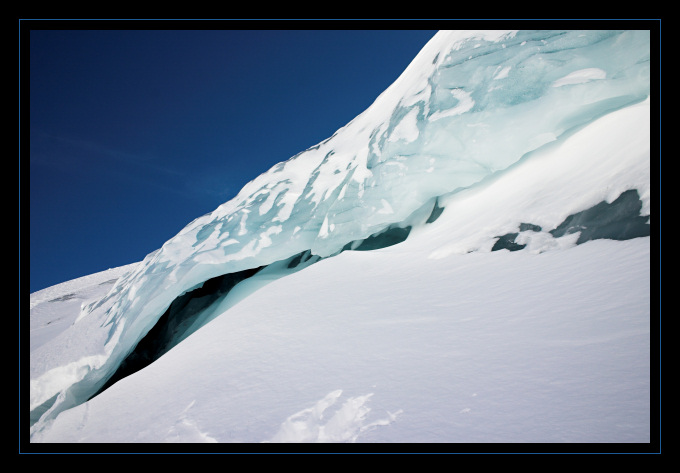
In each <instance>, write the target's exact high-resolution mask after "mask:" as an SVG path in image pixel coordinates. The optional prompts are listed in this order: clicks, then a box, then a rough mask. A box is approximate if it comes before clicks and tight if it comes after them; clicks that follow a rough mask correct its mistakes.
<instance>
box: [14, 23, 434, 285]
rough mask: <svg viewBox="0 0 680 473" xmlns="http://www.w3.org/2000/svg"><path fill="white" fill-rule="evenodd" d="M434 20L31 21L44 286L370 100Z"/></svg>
mask: <svg viewBox="0 0 680 473" xmlns="http://www.w3.org/2000/svg"><path fill="white" fill-rule="evenodd" d="M95 26H96V25H95ZM241 26H242V25H241ZM246 26H247V25H246ZM273 26H276V24H274V25H273ZM352 26H353V27H354V26H356V25H352ZM388 26H389V25H388ZM434 34H435V31H434V30H427V31H422V30H395V31H386V30H376V31H366V30H343V31H339V30H338V31H330V30H315V31H310V30H303V31H300V30H294V31H287V30H281V31H273V30H265V31H254V30H239V31H231V30H221V31H220V30H195V31H183V30H167V31H157V30H139V31H137V30H125V29H121V30H117V31H113V30H111V31H108V30H103V31H97V30H71V31H68V30H44V31H39V30H33V31H31V32H30V46H29V52H30V54H29V57H30V78H29V79H28V80H26V78H25V77H24V78H22V84H23V86H24V87H25V86H26V84H28V86H29V87H30V105H29V107H28V110H29V113H30V167H29V171H30V180H29V186H30V292H35V291H36V290H39V289H42V288H45V287H48V286H51V285H54V284H58V283H60V282H64V281H67V280H70V279H73V278H77V277H80V276H85V275H87V274H91V273H94V272H98V271H102V270H105V269H107V268H112V267H116V266H121V265H124V264H129V263H133V262H136V261H141V260H142V259H143V258H144V257H145V256H146V255H147V254H148V253H150V252H151V251H153V250H156V249H158V248H160V247H161V246H162V244H163V243H164V242H165V241H167V240H168V239H170V238H172V237H173V236H174V235H175V234H176V233H177V232H179V230H181V229H182V228H183V227H184V226H185V225H186V224H188V223H189V222H190V221H191V220H193V219H194V218H196V217H199V216H201V215H203V214H205V213H207V212H210V211H212V210H214V209H215V208H216V207H218V206H219V205H220V204H221V203H223V202H226V201H227V200H229V199H231V198H232V197H234V196H235V195H236V193H238V191H239V190H240V189H241V188H242V187H243V185H245V184H246V183H247V182H248V181H250V180H252V179H253V178H255V177H257V175H259V174H260V173H262V172H265V171H266V170H268V169H269V168H270V167H271V166H273V165H274V164H276V163H277V162H280V161H284V160H286V159H288V158H290V157H291V156H293V155H295V154H297V153H298V152H300V151H303V150H305V149H306V148H308V147H310V146H313V145H315V144H317V143H318V142H320V141H322V140H324V139H326V138H328V137H329V136H331V135H332V134H333V133H334V132H335V131H336V130H337V129H338V128H340V127H342V126H344V125H345V124H347V123H348V122H349V121H350V120H351V119H352V118H354V117H355V116H357V115H358V114H360V113H361V112H363V111H364V110H365V109H366V108H368V107H369V106H370V105H371V103H372V102H373V101H374V100H375V99H376V98H377V97H378V95H379V94H380V93H381V92H382V91H384V90H385V89H386V88H387V87H388V86H389V85H390V84H391V83H392V82H394V80H396V79H397V77H398V76H399V75H400V74H401V72H402V71H403V70H404V69H405V68H406V66H407V65H408V64H409V63H410V62H411V60H412V59H413V58H414V57H415V56H416V54H417V53H418V52H419V51H420V49H421V48H422V47H423V46H424V45H425V44H426V43H427V41H428V40H429V39H430V38H432V36H434ZM21 47H23V48H26V47H27V46H26V45H25V44H21ZM24 105H25V104H24ZM22 132H25V130H22ZM22 159H26V157H25V156H24V157H22ZM24 169H26V168H25V167H23V168H22V171H23V170H24ZM24 172H25V171H24ZM24 205H25V204H24Z"/></svg>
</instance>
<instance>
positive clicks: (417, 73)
mask: <svg viewBox="0 0 680 473" xmlns="http://www.w3.org/2000/svg"><path fill="white" fill-rule="evenodd" d="M649 47H650V46H649V32H645V31H625V32H612V31H581V32H579V31H558V32H541V31H529V32H524V31H464V32H461V31H451V32H446V31H442V32H438V33H437V34H436V35H435V36H434V37H433V38H432V39H431V40H430V41H429V42H428V43H427V44H426V45H425V47H424V48H423V49H422V50H421V52H420V53H419V54H418V55H417V56H416V58H414V60H413V61H412V62H411V63H410V64H409V66H408V67H407V68H406V69H405V71H404V72H403V73H402V74H401V75H400V76H399V77H398V78H397V80H395V82H394V83H393V84H392V85H390V87H388V88H387V89H386V90H385V92H383V93H382V94H381V95H380V96H379V97H377V98H376V100H375V101H374V102H373V104H372V105H371V106H370V107H369V108H368V109H367V110H366V111H364V112H363V113H361V114H360V115H358V116H357V117H356V118H355V119H354V120H352V121H351V122H350V123H348V124H347V125H346V126H345V127H343V128H341V129H339V130H338V131H337V132H336V133H335V134H334V135H333V136H331V137H330V138H328V139H327V140H324V141H322V142H320V143H319V144H317V145H315V146H313V147H311V148H309V149H307V150H306V151H304V152H301V153H299V154H297V155H295V156H294V157H292V158H290V159H288V160H286V161H283V162H281V163H279V164H277V165H275V166H273V167H272V168H271V169H270V170H269V171H267V172H265V173H263V174H261V175H260V176H258V177H257V178H255V179H254V180H252V181H251V182H249V183H248V184H246V186H244V187H243V189H242V190H241V191H240V192H239V193H238V195H237V196H236V197H235V198H233V199H232V200H230V201H228V202H226V203H224V204H222V205H220V206H219V207H218V208H217V209H215V210H214V211H213V212H211V213H209V214H206V215H204V216H202V217H199V218H198V219H196V220H194V221H193V222H191V223H190V224H189V225H187V226H186V227H185V228H184V229H182V230H181V231H180V232H179V233H178V234H177V235H176V236H175V237H173V238H171V239H170V240H168V241H167V242H166V243H165V244H164V245H163V247H162V248H160V249H159V250H158V251H156V252H154V253H152V254H150V255H148V256H147V257H146V258H145V260H144V261H143V262H142V263H140V264H139V265H138V267H137V268H135V270H134V271H132V272H131V273H129V274H128V275H127V276H126V277H125V278H124V280H123V281H121V282H120V283H119V284H116V287H115V288H114V290H112V291H111V292H110V293H109V294H108V295H107V296H106V297H105V298H103V299H101V300H100V301H99V302H97V303H96V304H92V305H90V306H88V307H85V308H84V309H83V312H82V314H81V317H80V321H79V322H78V323H81V322H84V321H85V319H87V318H92V319H93V320H96V321H97V322H99V321H101V324H102V330H106V332H107V334H109V333H116V334H118V335H117V336H119V338H118V343H117V344H116V347H115V348H114V349H113V351H112V352H111V354H110V355H109V357H108V359H107V360H106V362H103V363H102V364H101V366H100V365H98V366H100V368H99V370H98V372H97V374H96V376H101V377H106V376H107V375H110V373H112V372H113V370H115V368H116V366H117V365H118V364H119V363H120V362H121V360H122V359H123V358H124V357H125V356H127V354H128V353H130V351H131V350H132V348H133V347H134V346H135V344H136V343H137V342H138V341H139V340H140V338H141V337H143V336H144V334H146V333H147V332H148V331H149V330H150V328H151V327H152V326H153V325H154V324H155V323H156V321H157V320H158V318H159V317H160V316H161V315H162V314H163V313H164V312H165V311H166V310H167V309H168V307H169V306H170V304H171V303H172V301H173V300H175V299H176V298H177V297H178V296H180V295H181V294H185V293H186V292H187V291H190V290H191V289H192V288H196V287H198V286H199V285H200V284H202V283H203V282H204V281H207V280H210V279H212V278H215V277H219V276H222V275H225V274H234V273H237V272H240V271H245V270H249V269H253V268H259V267H262V266H267V265H270V264H272V263H275V262H281V261H286V260H287V259H290V258H294V257H296V255H300V254H303V253H305V252H308V251H309V252H310V254H312V255H316V256H318V257H328V256H331V255H334V254H337V253H338V252H340V251H342V250H343V249H345V248H347V245H350V249H352V248H351V247H352V246H355V245H357V244H356V243H355V242H359V241H362V240H366V239H368V238H369V237H371V238H372V237H373V236H377V235H381V234H383V232H387V231H388V230H392V229H395V228H400V229H404V228H407V227H409V228H410V227H411V224H412V223H413V222H412V220H413V219H414V217H413V216H414V215H418V216H419V219H420V220H418V222H420V223H423V222H425V221H426V219H428V216H429V215H430V214H431V212H432V210H433V208H434V205H435V199H436V198H437V197H438V196H442V195H447V194H448V195H450V194H455V193H456V192H458V191H460V190H462V189H471V188H474V186H476V185H479V184H480V183H483V182H486V181H487V180H488V179H489V178H490V176H496V177H497V176H499V175H502V173H503V172H504V171H505V170H508V169H511V168H512V166H513V165H515V164H516V163H518V162H520V161H521V160H522V159H526V157H527V156H531V153H534V152H536V151H537V150H539V149H542V147H545V146H549V145H550V143H551V142H554V141H556V140H558V139H560V137H561V136H565V134H568V133H569V131H570V130H576V129H578V128H579V127H583V126H586V125H587V124H589V123H592V122H593V121H594V120H596V119H597V118H598V117H600V116H602V114H603V113H608V112H610V111H612V110H614V109H616V107H623V106H625V105H627V104H630V103H634V102H635V101H636V100H643V99H644V98H646V97H648V95H649V63H648V58H649ZM645 58H646V59H645ZM555 84H558V85H560V86H558V87H556V86H554V85H555ZM643 198H644V196H643ZM421 213H422V214H423V215H422V218H420V217H421ZM416 220H417V219H416ZM413 221H415V220H413ZM531 223H537V222H531ZM539 223H540V222H539ZM518 224H519V222H518ZM402 233H403V232H399V231H396V232H393V233H392V234H389V235H390V237H395V238H397V239H398V238H401V235H402ZM355 247H358V246H355ZM118 326H120V327H122V328H121V329H120V331H117V327H118ZM96 354H97V353H92V354H91V355H92V356H94V355H96ZM95 371H97V370H94V371H91V372H87V373H84V374H83V378H82V380H81V381H82V382H83V383H85V384H87V382H88V379H89V377H91V378H92V379H93V380H94V378H95V377H96V376H95V374H94V373H95ZM94 384H96V383H94V381H93V383H92V385H93V386H94ZM68 386H69V385H68V383H66V384H64V385H63V386H62V385H58V383H57V384H54V383H52V384H50V389H49V390H48V389H42V388H45V385H41V389H42V391H41V392H44V393H45V396H47V395H48V394H49V393H50V392H51V393H52V394H54V392H60V391H61V390H64V389H68ZM36 389H37V388H36ZM36 402H37V401H36Z"/></svg>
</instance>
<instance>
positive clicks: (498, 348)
mask: <svg viewBox="0 0 680 473" xmlns="http://www.w3.org/2000/svg"><path fill="white" fill-rule="evenodd" d="M649 54H650V45H649V32H646V31H626V32H616V31H605V32H600V31H559V32H553V31H539V32H524V31H517V32H515V31H505V32H499V31H494V32H440V33H438V34H437V35H436V36H435V37H434V38H433V39H432V40H431V41H430V42H429V43H428V44H427V45H426V46H425V47H424V48H423V50H422V51H421V53H420V54H419V55H418V56H417V57H416V58H415V59H414V61H413V62H412V63H411V65H410V66H409V67H408V68H407V69H406V71H405V72H404V73H403V74H402V76H400V77H399V78H398V79H397V80H396V82H395V83H394V84H393V85H392V86H391V87H390V88H388V89H387V90H386V91H385V92H384V93H383V94H382V95H381V96H380V97H378V98H377V100H376V101H375V102H374V104H373V105H372V106H371V107H370V108H369V109H368V110H366V111H365V112H364V113H362V114H361V115H359V116H358V117H356V118H355V119H354V120H353V121H352V122H350V123H349V124H348V125H347V126H345V127H344V128H342V129H340V130H338V131H337V132H336V133H335V134H334V135H333V136H332V137H330V138H329V139H328V140H326V141H324V142H322V143H320V144H318V145H316V146H314V147H312V148H310V149H308V150H306V151H304V152H302V153H300V154H298V155H297V156H295V157H293V158H291V159H289V160H288V161H285V162H282V163H280V164H278V165H276V166H274V168H272V169H271V170H270V171H268V172H267V173H264V174H262V175H261V176H259V177H258V178H256V179H255V180H253V181H252V182H251V183H249V184H248V185H246V186H245V187H244V189H243V190H242V191H241V192H240V193H239V195H238V196H237V197H236V198H234V199H233V200H231V201H229V202H227V203H225V204H223V205H222V206H220V207H218V208H217V209H216V210H215V211H214V212H212V213H210V214H207V215H204V216H202V217H200V218H198V219H196V220H195V221H193V222H191V223H190V224H189V225H187V227H185V228H184V229H183V230H182V231H181V232H180V233H179V234H178V235H177V236H175V237H174V238H172V239H170V240H169V241H168V242H166V243H165V244H164V245H163V247H162V248H161V249H159V250H158V251H156V252H154V253H152V254H150V255H148V256H147V257H146V258H145V259H144V261H142V262H141V263H139V264H138V265H135V266H131V267H130V268H126V270H129V271H128V272H126V273H125V274H124V275H123V276H122V277H121V278H120V279H118V281H117V282H116V283H115V285H114V286H113V287H112V288H111V290H110V292H108V294H106V295H105V296H104V297H101V298H91V299H90V300H88V302H87V303H85V304H83V308H82V309H81V310H80V313H79V314H75V315H71V318H72V320H75V322H74V324H73V325H72V326H70V327H68V328H64V327H62V329H63V330H60V331H59V332H58V333H57V332H55V333H54V334H53V338H51V339H49V340H41V342H40V343H36V344H35V346H33V332H32V346H31V398H30V405H31V410H32V411H33V410H34V409H35V412H36V413H40V414H42V413H43V411H46V412H45V415H44V416H43V418H42V419H41V420H40V421H39V422H37V423H36V424H35V425H34V426H33V427H32V429H31V430H32V441H35V442H37V441H67V442H71V441H74V442H75V441H118V442H125V441H129V442H135V441H154V442H155V441H219V442H229V441H246V442H260V441H395V442H401V441H414V442H418V441H422V442H433V441H434V442H437V441H439V442H448V441H460V442H468V441H477V442H478V441H482V442H483V441H570V442H573V441H636V442H638V441H642V442H646V441H649V325H648V324H649V238H636V239H634V240H630V241H628V242H614V241H611V240H598V241H593V242H587V243H584V244H583V245H579V246H578V247H574V245H575V243H576V238H577V237H578V233H574V234H568V235H565V236H562V237H560V238H555V237H553V235H552V234H550V233H549V230H552V229H554V228H556V227H557V226H558V225H559V224H560V223H562V222H563V221H564V220H565V219H566V218H567V217H568V216H569V215H571V214H574V213H576V212H580V211H583V210H585V209H588V208H591V207H593V206H595V205H596V204H598V203H600V202H603V201H604V202H612V201H614V200H615V199H616V198H617V197H619V195H621V194H622V193H623V192H624V191H627V190H631V189H634V190H636V191H637V193H638V195H639V196H640V201H641V207H642V208H641V211H640V214H641V215H643V216H648V215H650V175H649V172H650V171H649V159H650V156H649V145H650V135H649V106H650V105H649V98H648V97H649V93H650V92H649ZM435 198H437V202H438V205H440V206H442V207H443V208H444V209H445V210H444V212H443V213H442V215H441V217H440V218H439V219H437V220H436V221H435V222H434V223H429V224H425V221H426V219H427V218H428V216H429V215H430V212H431V211H432V208H433V206H434V202H435V200H434V199H435ZM522 223H529V224H532V225H534V226H535V227H536V228H539V227H540V229H541V230H540V231H525V232H521V233H520V234H519V237H518V238H519V241H520V242H521V243H522V244H526V247H525V248H524V249H523V250H522V251H519V252H516V253H510V252H508V251H507V250H506V251H499V252H491V249H492V247H493V245H494V242H495V241H496V240H497V239H498V237H500V236H501V235H504V234H507V233H511V232H517V231H518V228H519V226H520V224H522ZM390 226H400V227H407V226H408V227H412V228H413V230H412V231H411V234H410V235H409V238H408V239H407V240H406V241H405V242H404V243H402V244H400V245H396V246H394V247H391V248H386V249H383V250H378V251H377V252H347V251H345V252H342V253H340V254H339V255H337V256H334V257H333V258H328V259H326V260H322V261H321V262H319V263H316V264H314V265H313V266H310V267H308V268H306V269H304V270H301V271H299V272H297V273H295V274H291V275H288V276H286V277H284V278H281V279H279V280H276V281H274V282H272V283H270V284H269V285H266V284H267V283H268V282H270V281H272V280H274V279H276V277H278V276H279V275H280V274H282V273H281V272H280V271H279V270H278V269H277V266H276V265H272V263H276V262H277V261H285V260H286V259H287V258H291V257H293V256H295V255H297V254H299V253H301V252H304V251H306V250H311V252H312V253H313V254H314V255H318V256H321V257H329V256H332V255H335V254H337V253H339V252H341V250H343V248H346V245H347V244H348V243H350V242H352V241H357V240H362V239H365V238H367V237H369V236H370V235H373V234H375V233H377V232H380V231H382V230H384V229H386V228H388V227H390ZM555 250H557V251H555ZM470 253H471V254H470ZM265 265H270V267H269V268H268V271H269V272H268V273H267V272H266V271H265V272H263V273H262V275H261V276H258V277H253V278H251V279H249V280H247V281H244V282H243V283H242V284H240V285H238V286H236V288H235V290H234V294H232V295H231V297H232V298H231V299H229V300H225V301H223V302H221V303H220V304H217V306H216V307H213V308H212V309H211V310H212V313H211V314H210V316H209V317H208V316H207V315H206V317H207V318H208V319H214V320H212V322H210V324H208V326H206V327H203V328H202V329H199V330H198V331H197V332H195V333H194V334H193V335H191V336H190V337H189V338H187V339H186V340H185V341H183V342H182V343H181V344H179V345H178V346H177V347H176V348H175V349H173V350H171V351H170V352H168V353H167V354H166V355H164V356H163V357H161V358H160V359H159V360H157V361H156V362H155V363H153V364H152V365H150V366H149V367H148V368H146V369H144V370H143V371H140V372H138V373H136V374H134V375H132V376H129V377H128V378H125V379H123V380H122V381H120V382H119V383H117V384H115V385H114V386H112V387H111V388H110V389H108V390H107V391H104V392H103V393H102V394H101V395H99V396H97V397H95V398H93V399H92V400H91V401H89V402H86V403H84V404H81V403H83V402H84V401H85V400H86V399H88V398H89V397H90V396H91V395H92V394H94V393H95V392H96V391H97V390H98V389H99V387H100V386H101V385H102V384H103V383H104V381H105V380H106V378H107V377H108V376H110V375H111V374H112V373H113V371H115V369H116V367H117V366H118V365H119V364H120V362H121V361H122V360H123V359H124V358H125V356H126V355H127V354H128V353H129V352H130V351H131V350H132V349H133V348H134V347H135V345H136V344H137V342H138V341H139V340H140V339H141V338H142V337H143V336H144V334H146V332H147V331H148V330H149V329H150V328H151V327H152V326H153V325H154V324H155V323H156V321H157V320H158V318H159V317H160V316H161V315H162V314H163V313H164V312H165V310H166V309H167V308H168V306H169V305H170V304H171V303H172V301H173V300H174V299H175V298H176V297H178V296H180V295H181V294H183V293H185V292H187V291H190V290H191V289H194V288H196V287H199V286H200V285H201V284H202V283H203V282H204V281H206V280H208V279H210V278H213V277H215V276H219V275H222V274H227V273H236V272H238V271H242V270H245V269H250V268H257V267H260V266H265ZM501 275H502V276H503V277H501ZM350 280H351V283H350V282H348V281H350ZM342 281H345V282H344V283H343V282H342ZM348 284H349V285H350V286H351V287H354V285H357V286H360V287H361V288H362V289H361V291H359V292H356V290H352V289H351V287H349V286H347V285H348ZM263 286H264V287H263ZM348 287H349V288H348ZM258 288H259V290H258V291H257V292H256V296H253V297H247V296H248V295H249V294H252V293H253V291H255V290H257V289H258ZM239 301H240V302H239ZM53 304H54V303H53ZM31 305H32V312H31V318H32V319H33V318H34V317H37V316H38V315H39V314H40V313H41V312H40V310H39V309H41V308H43V309H41V310H46V309H44V308H45V307H47V305H46V302H43V304H42V305H37V301H36V305H35V307H33V305H34V303H33V299H32V303H31ZM69 314H73V312H69ZM468 322H469V323H468ZM474 340H477V341H476V342H474ZM530 347H531V349H529V348H530ZM586 360H587V362H586ZM593 360H596V361H595V362H593ZM447 363H448V364H447ZM587 363H591V364H590V365H588V364H587ZM592 363H595V364H592ZM587 366H590V368H588V369H586V367H587ZM494 382H495V383H496V384H494ZM494 386H495V387H494ZM468 391H469V392H468ZM137 393H144V394H143V395H141V396H140V395H139V394H137ZM169 393H172V395H170V394H169ZM483 394H484V395H486V396H487V397H480V396H482V395H483ZM608 396H609V397H608ZM140 397H142V398H144V401H142V400H140V399H139V398H140ZM475 403H477V404H475ZM485 403H486V404H485ZM79 404H80V405H79ZM76 405H78V407H73V406H76ZM480 407H481V409H480ZM480 410H481V413H480V412H479V411H480ZM174 411H177V412H174ZM473 413H475V414H473ZM477 413H478V414H477ZM468 414H472V415H471V416H470V415H468ZM474 415H480V416H481V417H478V418H477V423H476V421H474V420H473V416H474Z"/></svg>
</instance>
